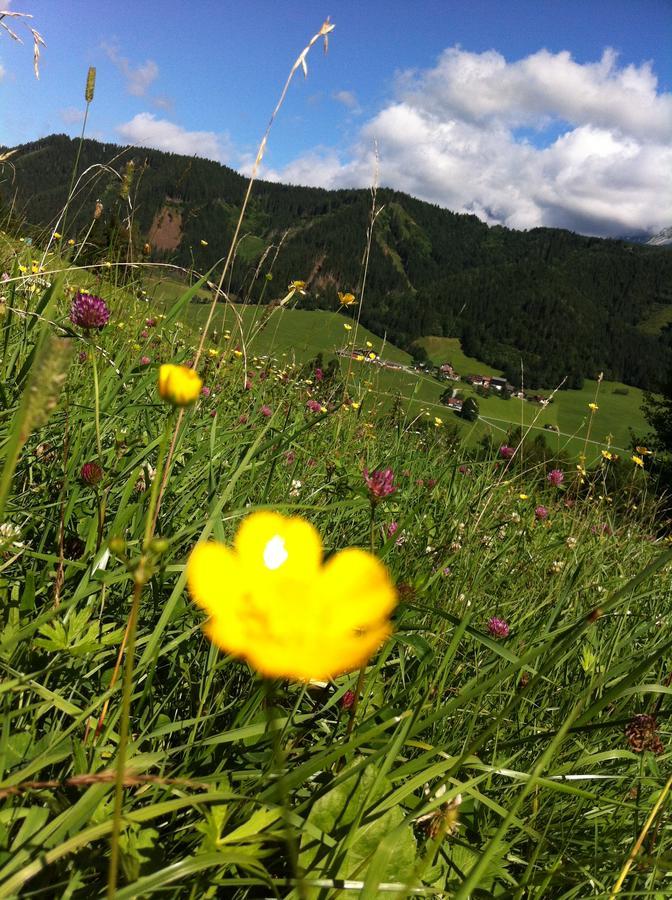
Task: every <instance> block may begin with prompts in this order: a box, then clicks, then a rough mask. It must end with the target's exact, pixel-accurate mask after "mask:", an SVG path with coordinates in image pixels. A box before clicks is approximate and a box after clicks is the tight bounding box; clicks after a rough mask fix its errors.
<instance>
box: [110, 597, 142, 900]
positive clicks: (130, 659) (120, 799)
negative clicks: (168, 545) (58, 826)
mask: <svg viewBox="0 0 672 900" xmlns="http://www.w3.org/2000/svg"><path fill="white" fill-rule="evenodd" d="M143 586H144V582H143V581H140V580H136V582H135V585H134V588H133V601H132V603H131V613H130V616H129V620H128V646H127V649H126V661H125V665H124V686H123V693H122V698H121V716H120V725H119V751H118V754H117V777H116V781H115V791H114V814H113V820H112V834H111V837H110V868H109V871H108V878H107V896H108V898H109V900H113V898H114V896H115V894H116V891H117V879H118V875H119V836H120V832H121V815H122V808H123V803H124V776H125V774H126V755H127V746H128V733H129V726H130V711H131V695H132V693H133V666H134V662H135V638H136V634H137V625H138V610H139V609H140V597H141V595H142V588H143Z"/></svg>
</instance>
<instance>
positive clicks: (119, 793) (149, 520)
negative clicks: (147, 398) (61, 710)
mask: <svg viewBox="0 0 672 900" xmlns="http://www.w3.org/2000/svg"><path fill="white" fill-rule="evenodd" d="M171 425H172V416H169V417H168V419H167V420H166V426H165V428H164V430H163V435H162V437H161V442H160V444H159V450H158V459H157V465H156V474H155V476H154V480H153V482H152V491H151V494H150V500H149V508H148V510H147V516H146V519H145V534H144V539H143V554H142V556H141V558H140V561H139V562H138V565H137V567H136V569H135V572H134V585H133V600H132V602H131V612H130V615H129V617H128V623H127V625H126V632H125V634H124V641H127V646H126V660H125V664H124V683H123V689H122V699H121V714H120V725H119V749H118V755H117V777H116V782H115V795H114V816H113V822H112V834H111V840H110V868H109V872H108V881H107V896H108V898H109V900H112V898H114V895H115V893H116V889H117V879H118V874H119V836H120V832H121V816H122V811H123V802H124V778H125V775H126V757H127V748H128V735H129V730H130V718H131V697H132V695H133V670H134V666H135V643H136V636H137V629H138V612H139V609H140V599H141V597H142V590H143V588H144V586H145V584H146V583H147V580H148V579H149V577H150V575H151V559H150V543H151V540H152V536H153V534H154V514H155V512H156V504H157V500H158V484H159V477H160V472H161V466H162V464H163V458H164V455H165V449H166V444H167V442H168V435H169V434H170V431H171ZM124 641H122V646H121V648H120V651H119V659H120V658H121V654H122V653H123V649H124V647H123V643H124ZM117 662H119V660H117ZM115 672H116V670H115ZM111 686H112V685H111ZM100 724H101V723H99V725H98V729H97V730H99V729H100Z"/></svg>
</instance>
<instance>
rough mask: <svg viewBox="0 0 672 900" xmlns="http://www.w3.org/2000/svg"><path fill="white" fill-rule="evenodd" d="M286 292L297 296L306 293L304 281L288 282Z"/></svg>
mask: <svg viewBox="0 0 672 900" xmlns="http://www.w3.org/2000/svg"><path fill="white" fill-rule="evenodd" d="M287 290H288V291H295V292H297V293H299V294H304V295H305V293H306V282H305V281H290V282H289V285H288V286H287Z"/></svg>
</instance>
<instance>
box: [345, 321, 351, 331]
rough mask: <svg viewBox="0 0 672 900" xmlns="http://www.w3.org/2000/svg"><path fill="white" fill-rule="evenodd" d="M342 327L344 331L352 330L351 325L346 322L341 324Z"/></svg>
mask: <svg viewBox="0 0 672 900" xmlns="http://www.w3.org/2000/svg"><path fill="white" fill-rule="evenodd" d="M343 328H345V330H346V331H352V325H348V323H347V322H346V323H345V325H344V326H343Z"/></svg>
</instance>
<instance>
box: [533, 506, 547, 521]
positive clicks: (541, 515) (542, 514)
mask: <svg viewBox="0 0 672 900" xmlns="http://www.w3.org/2000/svg"><path fill="white" fill-rule="evenodd" d="M534 517H535V518H536V519H542V520H543V519H547V518H548V510H547V509H546V507H545V506H538V507H537V508H536V509H535V511H534Z"/></svg>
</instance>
